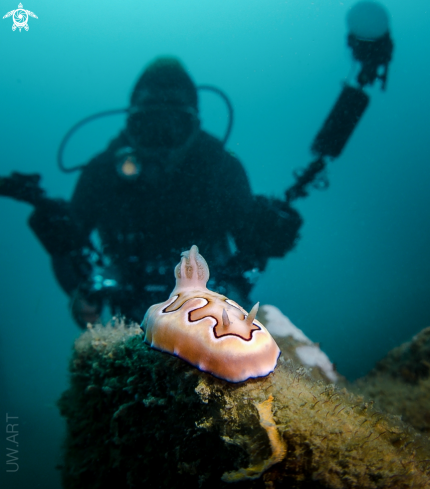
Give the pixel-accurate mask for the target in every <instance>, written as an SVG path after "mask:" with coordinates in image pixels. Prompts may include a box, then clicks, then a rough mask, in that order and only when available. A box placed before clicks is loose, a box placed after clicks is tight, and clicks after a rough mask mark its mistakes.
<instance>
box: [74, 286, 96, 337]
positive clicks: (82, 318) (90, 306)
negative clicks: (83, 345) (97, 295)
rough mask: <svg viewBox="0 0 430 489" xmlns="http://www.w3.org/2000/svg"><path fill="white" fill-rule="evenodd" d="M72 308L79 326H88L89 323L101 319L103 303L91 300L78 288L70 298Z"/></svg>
mask: <svg viewBox="0 0 430 489" xmlns="http://www.w3.org/2000/svg"><path fill="white" fill-rule="evenodd" d="M70 310H71V313H72V316H73V319H74V320H75V321H76V323H77V324H78V326H80V327H81V328H86V327H87V324H88V323H91V324H94V323H97V322H98V321H99V320H100V314H101V310H102V303H101V301H93V300H91V301H90V300H89V299H87V298H86V297H84V296H83V294H82V292H81V291H80V290H77V291H75V293H74V294H73V295H72V297H71V299H70Z"/></svg>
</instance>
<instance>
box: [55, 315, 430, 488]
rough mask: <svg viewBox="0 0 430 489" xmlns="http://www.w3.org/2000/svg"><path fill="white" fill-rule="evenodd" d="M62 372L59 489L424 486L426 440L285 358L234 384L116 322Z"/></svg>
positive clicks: (86, 342)
mask: <svg viewBox="0 0 430 489" xmlns="http://www.w3.org/2000/svg"><path fill="white" fill-rule="evenodd" d="M70 370H71V385H70V388H69V389H68V390H67V391H66V392H65V393H64V394H63V396H62V398H61V400H60V402H59V406H60V409H61V412H62V415H63V416H64V417H65V418H66V420H67V439H66V443H65V455H64V462H63V465H62V476H63V487H64V489H105V488H106V487H107V486H111V485H115V486H116V487H121V488H124V489H125V488H130V489H131V488H133V489H144V488H145V489H146V488H148V487H150V488H157V489H164V488H166V489H167V488H168V489H193V488H196V489H198V488H201V489H212V488H220V489H223V488H228V487H233V486H232V484H231V482H229V480H233V479H234V474H236V479H234V480H238V482H237V483H236V484H234V487H237V488H253V489H259V488H261V489H268V488H285V487H289V488H294V489H298V488H300V489H305V488H306V489H311V488H315V489H329V488H330V489H344V488H345V489H356V488H360V489H382V488H383V489H398V488H402V489H403V488H412V487H413V488H414V489H424V488H429V486H430V483H429V481H430V443H429V440H428V438H427V437H425V436H423V435H420V434H419V433H417V432H416V431H415V430H413V429H412V428H410V427H409V426H407V425H405V424H404V423H402V422H401V421H400V419H399V418H398V417H396V416H392V415H387V414H384V413H382V412H380V411H378V410H376V409H374V407H373V405H372V403H371V402H365V401H364V400H363V398H360V397H357V396H355V395H353V394H350V393H349V392H348V391H346V390H345V389H340V388H338V387H336V386H334V385H333V384H328V383H325V382H323V381H317V382H315V381H313V380H311V379H310V377H308V375H307V371H306V370H305V369H304V368H303V367H300V366H294V365H293V364H292V363H291V362H290V361H289V360H287V359H285V358H284V356H281V357H280V358H279V361H278V366H277V367H276V369H275V370H274V372H273V373H271V374H269V375H268V376H267V377H264V378H259V379H250V380H248V381H246V382H240V383H234V384H233V383H230V382H226V381H224V380H221V379H217V378H215V377H214V376H212V375H210V374H208V373H205V372H202V371H199V370H198V369H196V368H194V367H192V366H191V365H189V364H187V363H186V362H184V361H182V360H181V359H179V358H177V357H175V356H172V355H168V354H164V353H161V352H159V351H156V350H154V349H151V348H150V347H149V346H148V345H147V344H146V343H145V342H144V341H143V334H142V333H141V331H140V330H139V328H137V327H131V328H128V327H126V326H125V325H124V324H122V323H120V322H118V323H117V324H115V325H113V326H107V327H104V328H103V327H99V326H96V327H94V328H91V329H89V330H88V331H87V332H85V333H84V334H83V335H82V336H81V337H80V338H79V339H78V340H77V342H76V345H75V351H74V354H73V358H72V361H71V365H70ZM287 448H288V449H287ZM244 467H245V468H244ZM247 467H248V468H247ZM232 474H233V475H232ZM254 477H257V478H254Z"/></svg>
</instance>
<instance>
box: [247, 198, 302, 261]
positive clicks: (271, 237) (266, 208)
mask: <svg viewBox="0 0 430 489" xmlns="http://www.w3.org/2000/svg"><path fill="white" fill-rule="evenodd" d="M302 224H303V219H302V217H301V216H300V214H299V213H298V212H297V211H296V209H294V208H293V207H291V206H290V205H289V204H288V203H287V202H286V201H284V200H280V199H273V198H268V197H265V196H262V195H257V196H256V197H255V206H254V215H253V224H252V231H253V235H254V236H255V237H258V239H254V240H253V250H252V251H253V254H254V255H255V256H257V257H259V258H260V259H264V258H266V259H267V258H269V257H279V258H280V257H282V256H284V255H285V254H286V253H287V252H288V251H290V250H291V249H292V248H293V247H294V246H295V244H296V242H297V240H298V238H299V229H300V227H301V226H302Z"/></svg>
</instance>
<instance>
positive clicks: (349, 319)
mask: <svg viewBox="0 0 430 489" xmlns="http://www.w3.org/2000/svg"><path fill="white" fill-rule="evenodd" d="M17 3H18V0H1V1H0V6H1V10H0V13H1V17H2V16H3V15H4V14H6V13H7V12H8V11H10V10H13V9H16V8H17ZM355 3H356V2H355V1H350V0H344V1H342V2H341V1H338V0H337V1H334V0H333V1H332V0H315V1H312V2H311V1H307V0H287V1H285V0H283V1H279V0H264V1H263V0H246V1H245V0H229V1H227V0H224V1H220V0H204V1H203V0H144V1H130V0H124V1H121V2H119V1H112V0H111V1H109V0H105V1H104V2H102V1H100V0H94V1H92V2H87V1H85V2H84V1H82V0H77V1H75V2H72V3H67V4H66V3H59V2H54V1H52V0H49V1H46V0H42V1H40V0H25V1H24V4H23V5H24V7H23V8H25V9H28V10H31V11H32V12H34V13H35V14H36V15H37V16H38V19H34V18H31V17H30V19H29V27H30V29H29V31H28V32H26V31H24V30H23V31H22V32H19V31H18V30H17V31H16V32H13V31H12V29H11V26H12V20H11V18H10V17H9V18H7V19H0V49H1V57H0V97H1V99H0V100H1V102H0V124H1V130H0V175H3V176H5V175H9V174H10V172H12V171H20V172H23V173H41V174H42V176H43V181H42V186H43V187H44V188H45V189H46V190H47V191H48V193H49V195H50V196H53V197H63V198H68V197H69V196H70V195H71V192H72V190H73V188H74V185H75V183H76V179H77V177H78V174H77V173H74V174H71V175H65V174H63V173H61V172H60V171H59V170H58V168H57V166H56V163H55V158H56V151H57V148H58V145H59V143H60V141H61V138H62V136H63V135H64V134H65V132H66V131H67V130H68V129H69V128H70V127H71V125H73V124H74V123H75V122H77V121H78V120H80V119H82V118H83V117H85V116H87V115H90V114H92V113H95V112H98V111H102V110H106V109H111V108H121V107H126V106H127V104H128V99H129V96H130V93H131V89H132V87H133V85H134V83H135V81H136V79H137V77H138V75H139V74H140V73H141V71H142V70H143V68H144V66H145V65H146V64H147V63H148V62H149V61H151V60H152V59H153V58H154V57H156V56H158V55H165V54H170V55H175V56H178V57H179V58H180V59H181V60H182V61H183V63H184V65H185V66H186V68H187V69H188V70H189V72H190V74H191V76H192V77H193V79H194V81H195V82H196V83H197V84H213V85H215V86H217V87H219V88H221V89H222V90H224V91H225V92H226V93H227V94H228V95H229V97H230V98H231V101H232V102H233V105H234V109H235V122H234V128H233V132H232V135H231V137H230V140H229V142H228V148H229V149H230V150H232V151H234V152H235V153H236V154H237V155H238V157H239V158H240V160H241V161H242V163H243V165H244V167H245V168H246V171H247V173H248V176H249V178H250V181H251V185H252V188H253V191H254V193H257V194H260V193H261V194H266V195H273V196H278V197H281V196H282V194H283V192H284V191H285V190H286V188H287V187H289V186H290V185H291V184H292V183H293V182H294V179H293V176H292V175H293V170H294V169H296V168H299V167H304V166H306V165H307V164H308V163H309V162H310V161H311V159H312V155H311V153H310V150H309V148H310V146H311V144H312V141H313V138H314V137H315V135H316V134H317V132H318V130H319V128H320V127H321V125H322V123H323V122H324V120H325V118H326V116H327V115H328V113H329V111H330V109H331V107H332V106H333V104H334V102H335V100H336V98H337V97H338V95H339V93H340V91H341V88H342V83H343V82H344V81H345V80H346V79H347V77H348V75H349V74H350V73H351V69H352V66H353V62H352V56H351V52H350V50H349V49H348V47H347V45H346V35H347V29H346V22H345V17H346V14H347V12H348V9H349V8H350V7H351V6H352V5H354V4H355ZM383 5H385V7H386V8H387V9H388V11H389V14H390V22H391V36H392V39H393V41H394V44H395V47H394V56H393V60H392V63H391V64H390V70H389V76H388V84H387V90H386V92H382V91H381V90H380V88H379V84H378V85H377V86H376V87H373V88H371V89H369V90H367V92H368V93H369V94H370V96H371V103H370V105H369V107H368V109H367V111H366V113H365V115H364V117H363V118H362V120H361V121H360V123H359V125H358V127H357V129H356V131H355V133H354V134H353V136H352V138H351V139H350V141H349V143H348V144H347V146H346V148H345V150H344V152H343V153H342V155H341V157H340V158H338V159H337V160H335V161H334V162H332V163H330V164H329V181H330V187H329V188H328V189H327V190H326V191H318V190H312V191H311V194H310V196H309V197H308V198H306V199H301V200H299V201H296V203H295V207H296V208H297V209H298V210H299V211H300V212H301V214H302V216H303V217H304V220H305V224H304V226H303V228H302V231H301V236H302V237H301V239H300V241H299V242H298V245H297V247H296V248H295V249H294V250H293V251H292V252H291V253H289V254H288V255H287V256H286V257H285V258H283V259H278V260H271V261H270V263H269V266H268V269H267V270H266V272H265V273H264V274H263V275H262V276H261V278H260V280H259V283H258V285H257V286H256V287H255V289H254V291H253V298H254V299H255V301H257V300H258V301H260V302H261V303H269V304H273V305H276V306H277V307H279V308H280V309H281V310H282V311H283V312H284V313H285V314H286V315H287V316H288V317H289V318H290V319H291V320H292V321H293V323H294V324H296V325H297V326H298V327H299V328H301V329H302V330H303V331H304V332H305V334H306V335H308V336H309V337H310V338H311V339H312V340H313V341H315V342H321V347H322V349H323V350H324V351H325V352H326V353H327V354H328V355H329V357H330V359H331V360H332V361H333V362H335V363H336V365H337V368H338V370H339V372H340V373H342V374H343V375H345V376H346V377H347V378H348V379H349V380H354V379H356V378H358V377H360V376H363V375H364V374H366V373H367V372H368V371H369V370H370V369H371V368H372V367H373V365H374V364H375V362H376V361H377V360H378V359H381V358H382V357H383V356H384V355H385V354H386V353H387V352H388V351H389V350H390V349H392V348H393V347H395V346H397V345H399V344H400V343H401V342H403V341H406V340H408V339H409V338H410V337H411V336H412V335H414V334H415V333H417V332H418V331H420V330H421V329H422V328H424V327H426V326H429V325H430V309H429V306H428V304H429V285H430V284H429V282H430V253H429V250H430V220H429V208H430V191H429V189H430V129H429V127H430V116H429V113H430V95H429V88H430V68H429V48H430V20H429V18H430V6H429V4H428V2H427V1H426V0H414V1H413V2H404V1H400V0H385V1H384V2H383ZM201 112H202V119H203V127H204V128H205V129H207V130H208V131H209V132H211V133H213V134H216V135H219V136H221V135H222V134H223V131H224V130H225V125H226V123H227V113H226V110H225V107H224V106H223V104H222V102H221V101H220V100H218V99H217V98H216V97H215V96H214V95H212V94H207V93H205V94H202V95H201ZM123 122H124V118H122V117H112V118H110V119H101V120H99V121H96V122H94V123H92V124H90V125H88V126H85V128H83V129H82V130H81V131H80V132H79V133H78V134H77V135H76V136H75V137H74V138H73V140H72V141H71V142H70V145H69V146H68V147H67V150H66V154H65V163H66V165H74V164H78V163H83V162H86V161H87V160H88V159H89V158H90V157H91V156H93V155H94V154H96V153H97V152H98V151H101V150H102V149H103V148H104V147H105V145H106V144H107V142H108V141H109V139H110V138H111V137H113V136H114V135H115V134H116V133H117V131H118V130H119V128H120V127H121V126H122V124H123ZM225 178H226V179H228V178H229V176H228V174H227V175H225ZM30 212H31V208H30V206H28V205H26V204H21V203H18V202H16V201H12V200H10V199H6V198H0V403H1V411H2V416H3V419H4V418H5V415H6V413H8V414H9V416H17V417H18V418H17V419H18V423H19V428H18V429H19V435H18V437H17V440H18V441H19V449H18V450H19V455H18V457H19V467H20V468H19V470H18V472H16V473H6V469H5V468H6V460H3V461H1V466H2V469H1V475H0V481H1V480H2V479H3V478H5V479H4V480H5V484H3V483H0V485H1V487H2V488H3V487H5V488H7V489H15V488H28V487H31V488H33V489H35V488H43V489H54V488H58V487H60V477H59V472H58V471H56V470H55V465H56V464H59V463H60V462H61V455H60V447H61V441H62V437H63V434H64V423H63V420H62V419H61V418H60V416H59V412H58V409H57V407H56V401H57V399H58V398H59V396H60V394H61V392H62V391H63V390H64V389H65V388H66V386H67V382H68V373H67V364H68V360H69V357H70V354H71V347H72V344H73V341H74V339H75V338H76V337H77V336H78V334H79V333H80V331H79V329H78V327H77V326H76V325H75V324H74V323H73V321H72V319H71V317H70V315H69V312H68V299H67V297H66V296H65V294H64V293H63V292H62V291H61V290H60V288H59V286H58V285H57V284H56V282H55V280H54V277H53V274H52V272H51V269H50V260H49V258H48V256H47V254H46V253H45V252H44V250H43V249H42V247H41V245H40V244H39V243H38V242H37V241H36V239H35V237H34V236H33V234H32V233H31V231H30V230H29V228H28V226H27V224H26V220H27V218H28V216H29V214H30ZM257 239H258V237H257ZM197 244H198V243H197ZM178 258H179V257H178ZM209 266H210V264H209ZM172 273H173V271H172ZM5 425H6V423H5ZM1 431H2V432H5V429H4V430H3V429H2V430H1ZM4 438H6V435H5V437H4ZM6 446H10V444H9V445H7V444H6V440H4V441H2V450H1V452H2V453H3V454H4V453H5V450H6ZM2 456H3V455H2Z"/></svg>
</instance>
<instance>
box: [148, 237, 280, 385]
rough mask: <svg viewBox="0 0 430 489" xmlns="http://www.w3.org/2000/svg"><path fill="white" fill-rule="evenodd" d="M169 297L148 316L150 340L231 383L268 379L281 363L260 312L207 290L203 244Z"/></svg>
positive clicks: (179, 272) (188, 256)
mask: <svg viewBox="0 0 430 489" xmlns="http://www.w3.org/2000/svg"><path fill="white" fill-rule="evenodd" d="M175 277H176V286H175V288H174V289H173V292H172V293H171V294H170V297H169V299H168V300H167V301H166V302H163V303H161V304H154V305H153V306H151V307H150V308H149V309H148V311H147V312H146V314H145V317H144V318H143V322H142V329H143V330H144V332H145V342H146V343H149V344H150V345H151V347H153V348H156V349H157V350H161V351H164V352H167V353H170V354H172V355H176V356H178V357H179V358H182V359H183V360H185V361H187V362H189V363H190V364H191V365H194V366H195V367H197V368H198V369H200V370H202V371H204V372H208V373H210V374H212V375H214V376H215V377H218V378H220V379H224V380H227V381H229V382H243V381H245V380H248V379H250V378H254V377H264V376H266V375H268V374H269V373H270V372H273V370H274V369H275V367H276V363H277V361H278V357H279V355H280V350H279V348H278V345H277V344H276V343H275V340H274V339H273V338H272V336H271V335H270V333H269V332H268V331H267V329H266V328H265V327H264V326H263V325H262V324H261V323H260V322H259V321H258V320H257V319H255V316H256V314H257V310H258V303H257V304H256V305H255V306H254V307H253V308H252V309H251V311H250V312H249V314H248V313H247V312H246V311H245V310H244V309H243V308H242V307H241V306H239V304H236V302H234V301H232V300H230V299H227V297H225V296H223V295H220V294H217V293H216V292H212V291H211V290H208V289H207V288H206V283H207V281H208V280H209V268H208V265H207V263H206V261H205V259H204V258H203V257H202V256H201V255H200V254H199V249H198V248H197V246H195V245H193V246H192V247H191V249H190V250H189V251H184V252H183V253H182V257H181V261H180V262H179V263H178V265H177V266H176V268H175Z"/></svg>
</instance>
